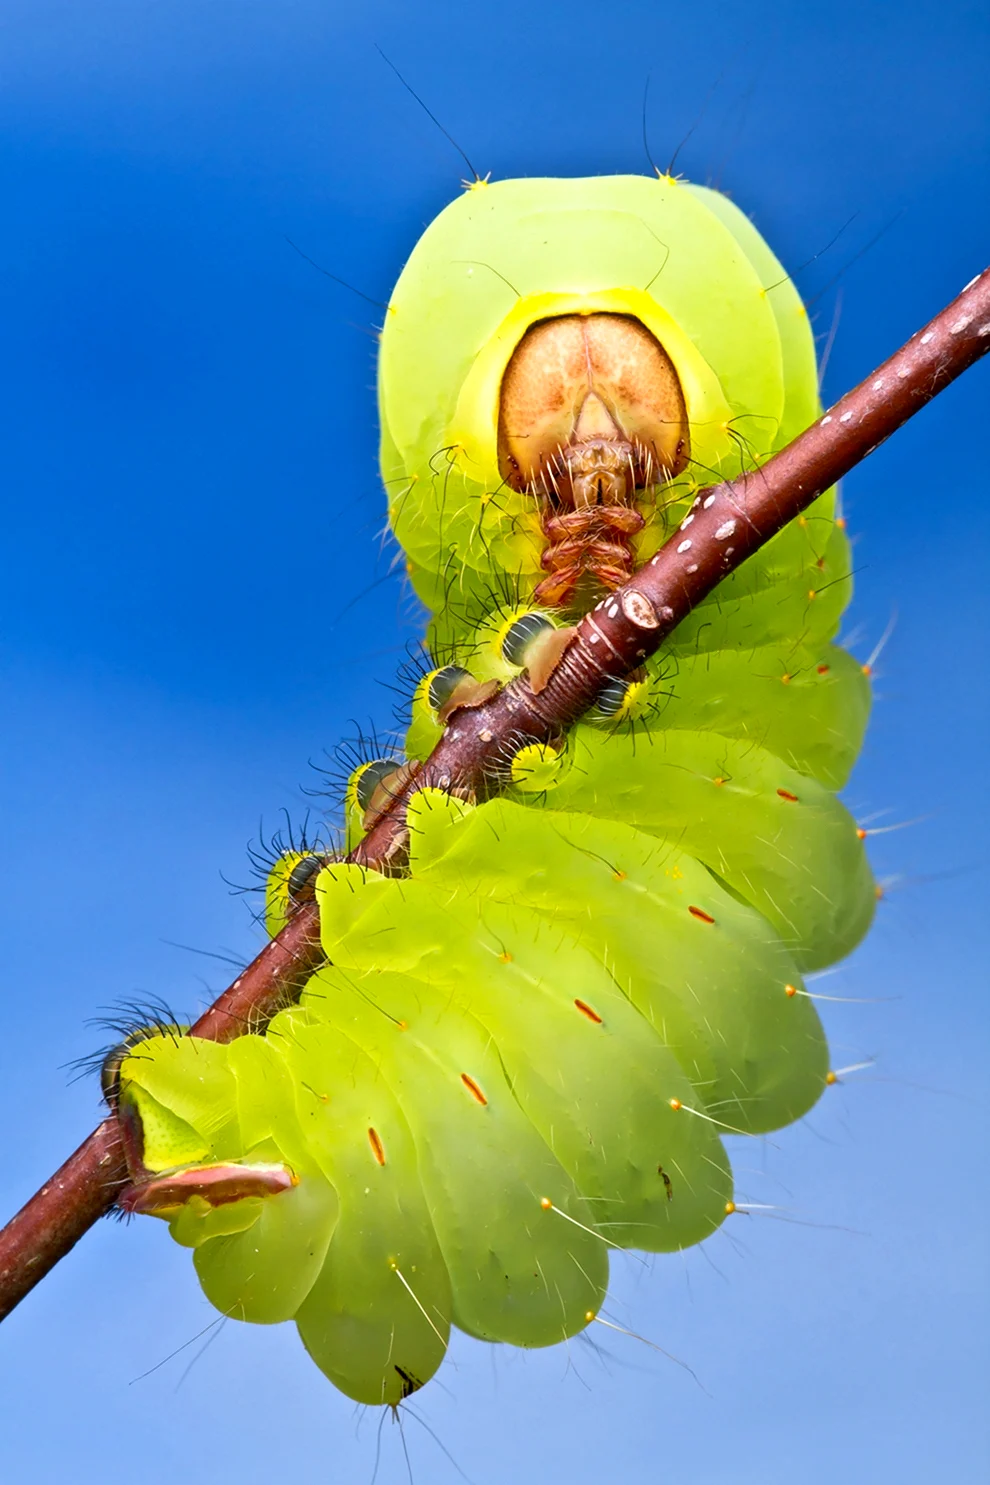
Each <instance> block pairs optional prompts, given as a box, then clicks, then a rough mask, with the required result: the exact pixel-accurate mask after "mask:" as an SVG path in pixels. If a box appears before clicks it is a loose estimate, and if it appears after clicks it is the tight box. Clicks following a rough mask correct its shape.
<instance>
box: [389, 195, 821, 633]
mask: <svg viewBox="0 0 990 1485" xmlns="http://www.w3.org/2000/svg"><path fill="white" fill-rule="evenodd" d="M713 284H717V286H718V289H717V292H716V293H712V292H711V291H710V286H711V285H713ZM379 403H380V413H381V423H382V468H383V474H384V476H385V479H386V488H387V489H388V490H390V491H391V492H393V493H392V494H391V496H390V504H391V511H390V513H391V519H392V525H393V528H394V530H395V532H396V535H397V536H398V538H399V540H400V542H401V543H402V545H403V547H404V548H405V550H406V555H407V558H408V561H409V567H410V574H411V576H412V579H413V583H414V585H415V586H416V588H417V591H418V592H419V593H420V596H421V597H422V598H423V599H424V601H425V602H426V603H427V605H428V607H430V608H431V609H432V610H434V611H441V613H442V616H441V617H440V618H439V619H438V621H437V631H438V633H439V634H440V635H441V636H442V637H443V638H449V637H452V635H453V634H454V633H456V632H457V630H458V629H460V630H461V631H463V628H464V627H465V626H469V625H470V624H471V623H473V622H476V621H477V619H478V618H480V617H481V616H482V614H483V612H484V611H485V606H486V603H489V602H490V599H489V596H488V595H489V594H490V591H491V588H492V582H493V579H495V580H498V579H500V578H505V577H508V578H509V579H510V580H511V582H512V583H514V584H515V585H516V586H517V589H518V592H519V596H520V598H521V599H522V600H523V601H525V600H526V599H527V598H529V599H532V598H534V597H535V598H536V599H537V601H538V602H540V603H545V604H548V605H550V606H551V607H563V608H565V609H566V608H568V607H573V606H577V607H581V606H586V604H587V600H588V598H589V597H591V596H592V595H595V594H597V593H600V592H601V591H603V590H604V591H607V590H608V589H609V588H610V587H614V586H615V585H616V584H617V582H619V581H622V580H623V579H624V577H625V576H628V573H629V571H630V564H638V563H639V562H642V561H644V560H645V559H646V558H648V557H649V556H651V555H652V554H653V552H655V551H656V550H657V548H658V547H659V546H660V545H661V544H662V541H663V539H664V537H665V534H666V532H667V530H668V529H669V528H670V525H671V524H672V523H673V522H675V521H676V520H677V519H678V518H679V517H680V516H681V515H682V514H683V512H686V511H687V509H688V508H689V505H690V501H691V499H692V498H693V495H694V491H695V490H696V489H697V488H698V487H700V486H702V485H705V484H711V483H713V482H714V481H716V480H717V479H719V478H723V477H726V476H728V475H731V474H734V473H736V472H738V470H739V469H740V468H743V467H751V465H752V463H753V462H754V461H757V460H759V459H760V458H763V457H765V456H766V454H767V453H769V452H770V451H771V450H772V449H774V448H776V447H779V446H781V444H783V443H785V442H787V441H788V440H789V439H790V438H791V437H793V435H794V433H795V432H797V431H798V429H799V428H800V427H803V426H806V424H807V423H808V422H810V421H811V418H812V417H813V416H814V411H815V408H816V407H817V383H816V372H815V359H814V351H813V345H812V341H811V334H810V331H809V328H808V324H807V317H806V316H805V313H804V309H803V306H802V305H801V303H800V300H799V299H798V296H797V294H796V293H795V291H794V288H793V286H792V285H791V283H790V281H789V279H788V278H787V276H786V274H785V273H784V270H783V269H782V268H781V266H780V264H779V263H778V262H777V260H776V259H775V258H774V257H773V255H772V254H771V252H770V250H769V249H768V248H767V247H766V245H765V244H764V243H763V242H762V239H760V237H759V235H758V234H757V233H756V231H755V229H754V228H753V227H752V225H751V223H749V222H748V220H747V219H746V218H745V217H744V216H743V215H742V213H741V212H739V211H738V210H737V208H735V207H734V206H732V204H731V203H729V202H728V201H726V200H725V198H724V197H719V196H718V195H717V194H716V193H715V192H711V191H707V190H704V189H703V188H700V187H695V186H690V185H687V184H685V183H682V182H677V181H672V180H657V179H653V180H650V179H646V178H641V177H637V176H615V177H600V178H594V179H589V180H527V181H502V182H498V183H497V184H495V185H482V184H478V185H477V186H475V187H474V188H473V189H471V190H470V191H468V192H466V193H465V195H463V196H462V197H461V198H460V199H459V200H457V201H455V202H454V203H453V204H452V205H451V206H449V207H448V208H447V209H446V210H445V211H444V212H442V213H441V215H440V216H439V217H438V218H437V219H436V221H435V222H434V223H433V224H432V225H431V226H430V227H429V228H428V229H427V231H426V233H425V234H424V236H423V237H422V239H421V240H420V242H419V244H418V245H417V247H416V249H415V251H414V252H413V254H412V256H411V258H410V259H409V262H408V263H407V265H406V267H405V269H404V270H403V273H402V275H401V277H400V279H399V282H398V284H397V285H396V288H395V291H394V293H393V295H392V298H391V301H390V305H389V313H388V315H387V317H386V323H385V328H384V331H383V335H382V343H381V355H380V362H379ZM458 620H461V621H462V622H461V623H460V624H459V623H458Z"/></svg>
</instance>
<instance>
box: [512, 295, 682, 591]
mask: <svg viewBox="0 0 990 1485" xmlns="http://www.w3.org/2000/svg"><path fill="white" fill-rule="evenodd" d="M689 450H690V442H689V436H688V425H687V412H686V409H685V406H684V397H683V394H682V392H681V385H680V382H679V380H678V377H677V373H676V371H675V370H674V367H673V364H672V362H671V360H670V357H669V356H668V355H667V353H666V352H665V351H664V349H663V347H662V346H661V345H660V343H659V341H658V340H657V339H656V338H655V337H654V336H653V335H651V334H650V332H649V330H647V329H646V327H645V326H644V325H642V324H641V323H640V321H639V320H637V319H634V318H633V317H632V316H631V315H619V314H591V315H561V316H559V317H557V318H556V319H550V320H541V321H540V322H539V323H538V324H536V325H533V326H531V327H530V329H529V330H528V331H527V332H526V334H525V335H524V336H523V338H522V340H521V341H520V342H519V344H518V346H517V347H516V349H515V351H514V352H513V355H512V359H511V360H510V361H509V364H508V366H507V368H506V371H505V376H504V377H503V379H502V390H501V399H500V405H499V424H498V458H499V470H500V472H501V474H502V477H503V479H504V480H505V481H506V483H507V484H508V485H510V486H511V487H512V489H514V490H522V491H526V492H528V493H530V494H532V495H535V496H537V497H538V498H540V499H541V500H542V501H543V531H544V535H545V536H546V538H547V543H548V545H547V549H546V551H545V552H544V554H543V566H544V568H545V569H546V571H547V574H548V575H547V577H546V578H544V579H543V581H542V582H541V583H540V584H539V586H538V588H537V590H536V597H537V599H538V601H541V602H545V603H550V604H553V605H557V606H562V605H564V604H566V603H568V602H569V601H570V600H571V599H572V598H573V597H574V594H575V589H576V588H577V587H578V585H579V583H580V582H581V579H582V577H583V576H584V575H585V574H588V575H589V576H590V577H591V579H592V581H593V583H594V584H595V586H597V587H599V588H601V587H604V588H606V589H613V588H616V587H618V586H619V585H620V584H621V583H623V582H625V580H626V578H628V577H629V575H630V572H631V570H632V553H631V551H630V548H629V538H630V537H631V536H634V535H635V534H636V532H637V531H639V530H641V529H642V526H643V524H644V523H643V518H642V516H641V515H640V514H639V512H638V511H636V510H635V509H634V508H633V501H634V498H635V492H636V491H637V490H643V489H646V488H648V487H649V486H650V485H652V484H655V483H657V482H658V481H660V480H668V479H671V478H673V477H674V476H675V475H677V474H679V473H680V471H681V470H682V469H683V468H684V466H685V464H686V463H687V460H688V454H689Z"/></svg>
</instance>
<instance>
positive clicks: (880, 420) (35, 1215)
mask: <svg viewBox="0 0 990 1485" xmlns="http://www.w3.org/2000/svg"><path fill="white" fill-rule="evenodd" d="M987 351H990V269H988V270H985V271H984V272H983V273H982V274H980V275H978V276H977V277H976V278H975V279H973V281H972V282H971V283H970V284H968V285H967V286H966V288H965V289H964V290H963V291H962V293H961V294H960V295H959V296H958V297H957V298H956V299H954V300H953V301H952V303H951V304H949V305H948V306H947V307H946V308H945V309H944V310H943V311H942V312H941V314H939V315H937V316H936V317H935V319H933V320H932V321H930V323H929V324H928V325H926V326H924V327H923V328H922V329H921V330H919V331H917V332H916V334H914V335H913V336H912V337H911V339H910V340H909V341H908V342H907V343H906V345H904V346H902V347H901V349H900V350H899V351H897V352H896V353H895V354H894V355H893V356H892V357H891V358H890V360H888V361H885V362H884V364H883V365H882V366H880V367H878V369H877V370H876V371H875V372H873V374H872V375H871V376H869V377H867V378H866V380H865V381H863V382H861V383H860V384H859V386H858V387H856V388H855V389H854V390H853V391H851V392H849V393H847V395H846V396H845V397H843V398H842V399H841V400H840V401H839V402H837V403H836V404H835V405H834V407H832V408H830V409H829V411H828V412H827V413H825V414H824V416H822V417H821V418H819V419H818V421H817V422H816V423H814V424H813V425H812V426H811V427H810V428H808V429H807V430H806V431H805V432H804V433H802V434H801V435H800V436H799V437H798V438H796V439H795V440H794V442H793V443H791V444H789V445H788V447H787V448H786V449H783V450H782V451H781V452H780V453H779V454H775V455H774V457H773V458H772V459H770V460H768V462H767V463H766V464H765V465H764V466H763V467H762V468H761V469H758V470H756V471H754V472H753V473H750V474H746V475H743V476H742V477H741V478H739V479H737V480H732V481H730V482H727V483H725V484H722V485H717V486H714V487H712V489H710V490H707V491H702V492H701V494H700V495H699V497H698V500H697V501H696V504H695V507H694V509H693V510H692V512H691V516H690V518H689V520H688V521H686V522H685V523H684V524H683V525H682V527H681V529H679V530H678V531H677V532H675V534H674V535H673V536H672V537H671V538H670V540H669V541H668V542H667V543H666V545H665V546H664V547H663V548H662V549H661V551H660V552H659V553H658V554H657V556H655V557H654V558H652V560H651V561H650V562H648V563H647V564H646V565H645V566H644V567H642V568H640V569H639V571H638V572H636V573H635V574H634V575H633V577H632V578H631V579H630V580H629V582H628V583H626V584H625V585H624V586H623V587H622V588H620V589H619V590H618V591H617V592H616V593H614V594H611V595H610V596H609V597H608V598H607V599H606V600H605V601H604V602H602V603H600V604H599V605H598V607H597V608H596V609H594V610H593V611H592V612H591V613H589V614H587V615H586V616H585V617H584V618H583V619H582V620H581V622H580V623H579V624H578V625H577V626H576V628H575V631H574V633H573V636H572V638H571V642H570V644H569V645H568V647H567V649H566V650H565V651H564V654H563V656H562V658H561V660H560V662H559V663H558V665H557V667H556V669H555V670H554V671H553V673H552V674H551V676H550V678H549V681H548V682H547V684H546V686H545V687H544V689H543V690H541V691H540V692H539V694H534V693H533V691H532V689H531V688H530V686H529V684H528V682H527V680H526V679H525V677H520V678H519V679H518V680H516V681H513V682H512V683H511V684H510V685H508V686H506V687H505V688H504V690H502V691H501V692H500V693H499V694H498V695H497V696H495V697H494V698H493V699H492V700H491V701H489V702H487V703H486V704H485V705H483V706H480V707H474V708H471V709H462V710H461V711H458V712H455V713H454V715H453V717H452V718H451V720H450V723H449V725H448V727H447V729H446V732H445V733H444V736H443V737H442V738H441V740H440V742H439V743H438V745H437V747H436V748H435V749H434V751H433V753H432V754H431V756H430V757H429V758H428V759H427V761H426V762H425V763H424V764H423V766H422V768H420V769H419V770H418V771H416V772H415V774H414V775H413V776H412V777H411V778H409V779H407V780H406V782H405V784H404V786H403V787H402V789H401V790H399V791H397V793H396V795H395V797H394V798H393V799H391V800H390V801H389V803H388V808H387V809H385V810H384V811H383V812H382V814H381V815H380V817H379V818H378V820H377V821H376V822H375V823H374V825H373V826H372V828H371V830H370V831H369V832H368V834H367V835H366V836H365V838H364V840H362V841H361V843H360V845H359V846H358V848H357V850H356V851H355V852H354V854H353V857H352V859H353V860H354V861H356V862H358V863H359V864H361V865H364V866H369V867H377V868H379V869H385V870H388V869H391V870H394V869H396V867H397V865H398V864H399V863H400V862H401V859H402V856H403V852H404V847H405V839H406V834H405V810H406V803H407V800H408V798H409V795H410V793H411V792H413V791H414V790H416V789H420V788H423V787H424V786H425V785H434V786H437V787H441V788H451V787H454V788H462V789H468V790H471V791H473V792H475V793H477V794H479V795H485V794H490V793H491V792H493V789H494V788H495V787H496V786H497V781H498V779H499V777H500V776H501V775H502V774H503V773H504V769H505V759H506V757H507V756H509V755H510V754H511V752H512V751H514V750H515V749H517V748H518V747H520V746H521V745H522V744H524V743H528V742H548V741H550V740H551V739H553V738H555V737H557V736H559V735H560V733H561V732H562V731H563V730H565V729H566V728H567V727H568V726H570V725H571V724H572V723H573V722H574V721H575V720H576V719H577V718H578V717H579V716H580V715H581V714H582V712H584V711H586V710H587V708H588V707H589V706H590V705H591V704H592V702H593V701H594V700H595V697H596V696H597V694H598V692H599V690H600V689H601V686H602V683H603V681H604V680H605V679H606V678H607V677H609V676H621V675H625V674H627V673H628V672H629V671H630V670H632V669H634V668H635V667H636V666H637V665H640V664H641V663H642V662H643V660H644V659H646V658H647V656H649V655H651V654H652V653H653V652H654V651H655V650H656V649H657V648H658V646H659V645H660V644H661V643H662V641H663V640H664V639H665V638H666V636H667V635H668V634H669V633H670V632H671V630H672V629H674V628H675V627H676V625H677V624H678V623H679V622H680V621H681V620H682V619H683V618H684V617H685V616H686V615H687V614H688V613H690V612H691V610H692V609H693V608H694V607H695V605H696V604H698V603H699V602H700V601H701V600H702V599H703V598H705V597H706V596H707V595H708V594H709V593H710V592H711V591H712V589H713V588H715V587H716V586H717V585H718V583H719V582H721V580H722V578H724V577H725V576H726V575H727V574H728V573H730V572H732V571H733V570H734V569H735V568H737V567H738V566H740V564H741V563H742V562H744V561H745V560H746V558H747V557H748V556H750V555H751V554H752V553H753V552H755V551H756V550H757V549H758V548H759V547H760V546H762V545H763V543H764V542H765V541H768V540H769V538H770V537H771V536H773V535H774V534H775V533H776V532H777V531H779V530H780V529H781V527H783V526H785V525H786V524H787V522H788V521H791V520H793V519H794V517H795V516H797V515H799V514H800V513H801V511H803V510H804V509H805V508H806V507H807V506H808V505H810V504H811V502H812V501H813V500H814V499H815V498H816V496H818V495H820V494H821V493H822V492H823V491H824V490H827V489H828V488H829V486H830V485H833V484H834V483H835V482H836V480H838V479H840V478H841V477H842V476H843V475H844V474H847V473H848V471H849V470H850V469H852V468H853V467H854V466H855V465H856V464H858V463H860V461H861V460H863V459H865V458H866V457H867V455H868V454H871V453H873V451H874V449H876V448H877V447H878V446H879V445H880V444H881V443H883V442H884V441H885V440H886V439H887V438H889V437H890V435H891V434H892V433H894V432H896V430H897V429H898V428H899V427H900V426H901V424H902V423H905V422H906V421H907V419H908V418H910V417H912V416H913V415H914V413H916V412H917V411H918V410H919V409H920V408H922V407H924V405H925V404H926V403H927V402H930V401H931V399H932V398H933V397H934V396H936V394H937V393H939V392H941V391H942V390H943V389H944V388H945V387H947V386H948V385H949V383H950V382H952V381H954V380H955V379H956V377H958V376H960V375H961V374H962V372H964V371H965V370H966V369H967V368H968V367H969V366H971V365H972V364H973V363H974V362H975V361H977V360H979V358H980V357H981V356H983V355H985V354H986V352H987ZM322 958H323V955H322V950H321V948H320V942H319V918H318V914H317V910H316V905H315V904H314V903H305V904H303V905H302V906H301V907H300V908H299V909H298V910H297V912H296V913H295V914H294V916H293V918H292V920H291V921H290V922H289V924H288V925H287V927H286V928H284V929H283V930H282V932H281V933H280V934H279V935H278V937H277V938H276V939H273V940H272V942H271V943H269V944H267V945H266V946H265V948H264V949H263V950H262V951H261V953H260V954H259V955H258V957H257V958H256V959H255V960H254V961H253V962H252V963H251V964H250V965H249V966H248V967H247V969H245V970H244V971H243V973H242V974H240V975H239V976H238V978H237V979H236V980H235V981H234V983H233V984H232V985H231V986H230V987H229V989H227V990H225V991H224V993H223V994H222V995H221V996H220V998H219V999H218V1000H217V1001H216V1002H215V1003H214V1004H213V1005H212V1006H211V1007H210V1008H209V1010H207V1011H206V1012H205V1013H204V1015H202V1016H201V1017H200V1019H199V1020H198V1021H197V1022H196V1024H195V1025H194V1026H193V1027H192V1028H191V1029H190V1035H191V1036H200V1037H204V1038H207V1039H211V1040H214V1041H231V1040H233V1038H234V1037H236V1036H240V1035H242V1034H244V1033H245V1032H251V1031H257V1030H260V1029H261V1028H262V1027H263V1025H264V1024H265V1022H266V1021H267V1020H268V1019H270V1017H271V1016H272V1015H273V1014H274V1012H275V1011H276V1010H277V1009H278V1008H279V1007H280V1006H282V1005H284V1004H286V1003H287V1002H288V1001H290V1000H292V999H293V998H295V997H297V996H298V994H299V992H300V990H301V987H302V985H303V984H304V982H305V980H306V978H307V976H308V975H309V974H310V973H311V972H312V971H313V970H314V969H315V968H316V967H317V966H318V965H319V964H320V963H321V961H322ZM126 1181H127V1167H126V1164H125V1161H124V1153H123V1148H122V1146H121V1143H120V1139H119V1136H118V1133H117V1128H116V1123H115V1120H114V1119H113V1118H108V1119H105V1120H104V1121H103V1123H102V1124H100V1125H99V1127H98V1128H97V1129H96V1130H95V1131H94V1132H93V1133H92V1134H91V1135H90V1136H89V1138H88V1139H87V1140H86V1141H85V1142H84V1143H83V1144H82V1145H80V1147H79V1149H78V1150H76V1152H75V1153H74V1154H73V1155H71V1156H70V1157H69V1159H68V1160H67V1161H66V1162H65V1164H64V1165H63V1166H62V1167H61V1169H60V1170H58V1171H57V1172H56V1174H55V1175H54V1176H52V1177H51V1179H50V1180H49V1181H48V1182H46V1184H45V1185H44V1186H43V1187H42V1188H41V1190H40V1191H38V1193H37V1194H36V1195H35V1196H33V1197H32V1198H31V1200H30V1201H29V1202H28V1203H27V1204H26V1205H25V1206H24V1207H23V1208H22V1209H21V1211H20V1212H18V1213H17V1215H16V1216H15V1217H13V1218H12V1219H11V1220H10V1222H9V1223H8V1224H7V1226H6V1227H5V1228H4V1229H3V1230H2V1232H0V1319H2V1318H3V1317H4V1316H5V1315H7V1314H8V1313H9V1312H10V1311H11V1310H12V1309H13V1308H14V1306H15V1305H16V1304H18V1302H19V1301H20V1300H21V1299H23V1298H24V1296H25V1295H26V1294H27V1293H29V1291H30V1290H31V1289H32V1288H33V1287H34V1286H35V1284H37V1283H38V1281H39V1280H40V1279H41V1278H43V1277H44V1275H45V1274H46V1273H48V1271H49V1270H50V1269H51V1268H53V1267H54V1265H55V1264H56V1263H57V1262H58V1261H59V1259H60V1258H63V1257H64V1256H65V1254H66V1253H68V1252H69V1250H70V1249H71V1248H72V1247H73V1246H74V1245H75V1243H77V1242H78V1240H79V1239H80V1238H81V1237H82V1235H83V1233H85V1232H86V1231H87V1229H88V1228H89V1227H91V1226H92V1224H93V1223H94V1222H95V1221H96V1219H97V1218H98V1217H99V1216H101V1215H102V1214H103V1213H104V1212H106V1211H107V1210H109V1208H110V1207H111V1206H112V1205H113V1202H114V1199H115V1197H116V1195H117V1193H118V1191H119V1190H120V1188H121V1186H122V1185H124V1184H125V1183H126Z"/></svg>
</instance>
